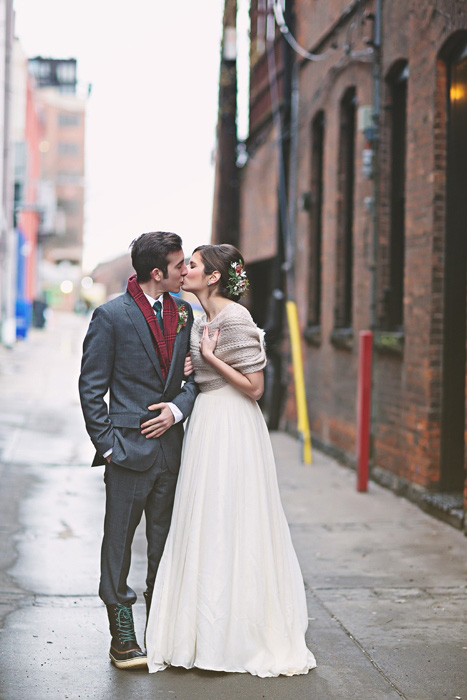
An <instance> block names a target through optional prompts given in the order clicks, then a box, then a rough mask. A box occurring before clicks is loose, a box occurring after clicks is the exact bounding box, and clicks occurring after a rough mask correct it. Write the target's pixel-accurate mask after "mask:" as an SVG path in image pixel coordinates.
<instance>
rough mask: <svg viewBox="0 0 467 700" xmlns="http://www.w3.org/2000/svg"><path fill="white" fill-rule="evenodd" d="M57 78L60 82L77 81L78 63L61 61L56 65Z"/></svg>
mask: <svg viewBox="0 0 467 700" xmlns="http://www.w3.org/2000/svg"><path fill="white" fill-rule="evenodd" d="M56 75H57V79H58V81H59V82H60V83H73V82H75V81H76V64H75V63H74V62H73V63H71V62H70V63H59V64H58V65H57V67H56Z"/></svg>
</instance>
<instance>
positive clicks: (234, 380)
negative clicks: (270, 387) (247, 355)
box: [200, 326, 264, 401]
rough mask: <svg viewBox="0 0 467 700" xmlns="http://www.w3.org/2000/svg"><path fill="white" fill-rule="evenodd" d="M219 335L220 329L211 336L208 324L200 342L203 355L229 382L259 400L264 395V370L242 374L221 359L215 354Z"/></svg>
mask: <svg viewBox="0 0 467 700" xmlns="http://www.w3.org/2000/svg"><path fill="white" fill-rule="evenodd" d="M218 337H219V331H218V330H217V331H214V335H213V336H212V338H210V337H209V330H208V328H207V326H205V327H204V331H203V337H202V338H201V343H200V351H201V354H202V356H203V357H204V359H205V360H206V362H208V363H209V364H210V365H211V367H213V368H214V369H215V370H216V372H219V374H220V375H221V376H222V377H224V379H226V380H227V381H228V382H229V384H232V386H234V387H235V388H236V389H239V390H240V391H241V392H242V393H243V394H246V396H249V397H250V399H254V400H255V401H258V399H260V398H261V397H262V395H263V391H264V374H263V370H260V371H259V372H251V373H250V374H242V373H241V372H239V371H238V370H237V369H234V368H233V367H231V366H230V365H228V364H227V363H226V362H223V360H220V359H219V358H218V357H216V356H215V355H214V350H215V348H216V345H217V338H218Z"/></svg>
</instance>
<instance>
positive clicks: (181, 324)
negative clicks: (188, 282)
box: [177, 304, 188, 334]
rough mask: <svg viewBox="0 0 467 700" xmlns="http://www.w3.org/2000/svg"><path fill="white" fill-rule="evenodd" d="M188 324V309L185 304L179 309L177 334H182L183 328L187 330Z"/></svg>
mask: <svg viewBox="0 0 467 700" xmlns="http://www.w3.org/2000/svg"><path fill="white" fill-rule="evenodd" d="M187 322H188V309H187V308H186V306H185V304H182V306H179V307H178V324H177V334H178V333H180V331H181V330H182V328H185V326H186V324H187Z"/></svg>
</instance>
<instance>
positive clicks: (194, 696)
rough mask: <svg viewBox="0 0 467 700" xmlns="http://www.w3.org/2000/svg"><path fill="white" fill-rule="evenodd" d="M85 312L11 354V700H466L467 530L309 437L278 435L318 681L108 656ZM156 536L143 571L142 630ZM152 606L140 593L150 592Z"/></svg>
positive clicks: (6, 649)
mask: <svg viewBox="0 0 467 700" xmlns="http://www.w3.org/2000/svg"><path fill="white" fill-rule="evenodd" d="M86 326H87V319H83V318H80V317H76V316H73V315H68V314H56V316H55V318H54V320H53V323H52V324H51V326H50V327H49V328H48V329H47V330H45V331H33V332H32V333H31V336H30V338H29V339H28V341H27V342H25V343H23V344H18V345H17V346H16V347H15V349H14V350H12V351H7V350H5V349H1V348H0V352H1V355H0V476H1V483H2V488H1V492H0V509H1V511H0V512H1V513H2V517H1V532H2V547H1V550H0V616H1V619H0V622H1V624H2V625H3V630H2V640H3V643H2V654H1V658H2V663H1V670H0V698H1V700H19V698H21V699H28V698H31V700H45V699H46V698H60V699H62V698H72V699H75V698H100V699H102V700H108V699H110V698H112V699H113V700H120V699H123V698H129V697H131V698H133V697H134V698H138V700H145V699H146V698H148V699H149V698H160V699H161V700H230V699H231V698H245V699H248V700H260V699H262V698H268V699H271V700H286V699H287V700H295V699H297V700H298V699H300V700H302V699H303V700H305V699H306V700H351V699H355V700H396V699H397V698H407V700H444V699H446V700H455V699H456V698H463V699H464V700H467V672H466V668H467V634H466V624H465V622H466V620H465V615H466V610H467V605H466V602H467V590H466V553H467V540H466V538H465V537H464V536H463V534H462V533H461V532H460V531H458V530H455V529H453V528H451V527H450V526H449V525H446V524H445V523H442V522H439V521H437V520H435V519H433V518H431V517H430V516H428V515H426V514H425V513H423V512H421V511H420V510H419V509H418V508H417V507H416V506H414V505H412V504H411V503H409V502H408V501H405V500H404V499H401V498H398V497H397V496H395V495H394V494H393V493H391V492H389V491H386V490H384V489H382V488H380V487H379V486H377V485H375V484H371V485H370V490H369V493H367V494H358V493H356V491H355V475H354V473H353V472H352V471H350V470H348V469H346V468H343V467H341V466H340V465H338V464H337V463H336V462H335V461H334V460H332V459H331V458H329V457H327V456H325V455H323V454H320V453H318V452H317V451H315V452H314V463H313V465H312V466H311V467H305V466H303V465H301V464H300V461H299V446H298V443H297V442H296V441H295V440H294V439H292V438H291V437H290V436H287V435H285V434H282V433H277V434H274V435H273V444H274V449H275V454H276V459H277V466H278V473H279V481H280V485H281V492H282V497H283V503H284V508H285V511H286V514H287V518H288V520H289V523H290V528H291V532H292V536H293V540H294V543H295V546H296V549H297V554H298V557H299V560H300V563H301V566H302V571H303V575H304V579H305V584H306V589H307V596H308V610H309V617H310V624H309V629H308V633H307V641H308V645H309V647H310V648H311V649H312V651H313V652H314V653H315V655H316V657H317V663H318V667H317V669H315V670H314V671H312V672H311V673H309V674H308V675H307V676H301V677H294V678H278V679H258V678H254V677H251V676H248V675H235V674H223V673H208V672H201V671H189V672H188V671H185V670H182V669H168V670H166V671H164V672H162V673H158V674H154V675H149V674H147V673H145V672H133V673H131V672H122V671H119V670H117V669H115V668H113V667H112V666H111V664H110V661H109V659H108V655H107V654H108V646H109V634H108V627H107V617H106V614H105V610H104V607H103V605H102V603H101V601H100V600H99V598H98V597H97V594H96V592H97V585H98V576H99V549H100V539H101V533H102V520H103V513H104V492H103V481H102V469H101V468H97V469H91V468H90V466H89V465H90V461H91V459H92V454H93V450H92V446H91V444H90V442H89V440H88V438H87V435H86V433H85V430H84V425H83V421H82V417H81V412H80V407H79V401H78V395H77V376H78V369H79V360H80V352H81V342H82V338H83V336H84V333H85V330H86ZM144 578H145V540H144V529H143V527H142V526H141V527H140V528H139V530H138V533H137V540H136V542H135V548H134V557H133V562H132V571H131V576H130V580H131V582H132V585H133V586H134V587H135V590H136V591H137V593H138V596H139V599H138V603H137V605H136V606H135V618H136V623H137V632H138V635H139V638H140V639H141V640H142V634H143V628H144V614H145V613H144V606H143V604H142V597H141V592H142V589H143V585H144ZM140 601H141V602H140Z"/></svg>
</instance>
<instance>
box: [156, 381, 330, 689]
mask: <svg viewBox="0 0 467 700" xmlns="http://www.w3.org/2000/svg"><path fill="white" fill-rule="evenodd" d="M307 626H308V615H307V607H306V600H305V591H304V586H303V579H302V575H301V571H300V567H299V564H298V561H297V557H296V554H295V551H294V548H293V545H292V541H291V538H290V533H289V528H288V525H287V522H286V519H285V515H284V512H283V509H282V504H281V500H280V495H279V489H278V484H277V477H276V469H275V462H274V455H273V452H272V447H271V441H270V438H269V434H268V430H267V427H266V424H265V422H264V418H263V415H262V413H261V410H260V409H259V407H258V405H257V404H256V402H255V401H253V400H251V399H249V398H247V397H246V396H244V395H243V394H242V393H240V392H239V391H237V390H236V389H235V388H233V387H232V386H230V385H225V386H223V387H221V388H218V389H214V390H211V391H205V392H202V393H200V394H199V395H198V397H197V399H196V403H195V407H194V410H193V413H192V415H191V417H190V419H189V423H188V427H187V431H186V434H185V440H184V445H183V453H182V463H181V469H180V475H179V479H178V484H177V492H176V496H175V504H174V510H173V516H172V523H171V527H170V532H169V536H168V539H167V543H166V546H165V550H164V554H163V557H162V561H161V563H160V566H159V570H158V574H157V578H156V583H155V588H154V593H153V598H152V605H151V611H150V615H149V621H148V627H147V632H146V640H147V654H148V667H149V671H150V672H155V671H160V670H162V669H164V668H166V667H167V666H168V665H173V666H183V667H185V668H191V667H193V666H196V667H198V668H202V669H209V670H213V671H235V672H249V673H251V674H254V675H257V676H261V677H266V676H277V675H280V674H284V675H294V674H300V673H307V672H308V671H309V670H310V669H312V668H314V667H315V666H316V662H315V659H314V657H313V654H312V653H311V652H310V651H309V650H308V649H307V647H306V645H305V631H306V629H307Z"/></svg>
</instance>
